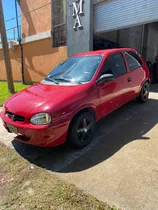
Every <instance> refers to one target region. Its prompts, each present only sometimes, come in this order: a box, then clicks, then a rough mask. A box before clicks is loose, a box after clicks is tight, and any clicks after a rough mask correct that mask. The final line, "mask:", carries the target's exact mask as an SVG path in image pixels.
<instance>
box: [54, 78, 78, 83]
mask: <svg viewBox="0 0 158 210" xmlns="http://www.w3.org/2000/svg"><path fill="white" fill-rule="evenodd" d="M55 80H59V81H63V82H70V83H73V84H82V83H81V82H75V81H71V80H69V79H65V78H55Z"/></svg>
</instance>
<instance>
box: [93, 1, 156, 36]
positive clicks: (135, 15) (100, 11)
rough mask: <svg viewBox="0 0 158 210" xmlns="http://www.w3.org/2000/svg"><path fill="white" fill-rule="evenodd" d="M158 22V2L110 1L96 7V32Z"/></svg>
mask: <svg viewBox="0 0 158 210" xmlns="http://www.w3.org/2000/svg"><path fill="white" fill-rule="evenodd" d="M154 21H158V0H108V1H105V2H102V3H98V4H96V5H95V7H94V27H95V29H94V30H95V32H96V33H98V32H103V31H112V30H117V29H122V28H127V27H130V26H136V25H140V24H144V23H150V22H154Z"/></svg>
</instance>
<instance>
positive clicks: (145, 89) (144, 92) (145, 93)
mask: <svg viewBox="0 0 158 210" xmlns="http://www.w3.org/2000/svg"><path fill="white" fill-rule="evenodd" d="M149 89H150V87H149V83H148V82H145V83H144V84H143V86H142V89H141V91H140V94H139V96H138V97H137V100H138V101H139V102H141V103H145V102H146V101H147V100H148V98H149Z"/></svg>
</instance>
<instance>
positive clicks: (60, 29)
mask: <svg viewBox="0 0 158 210" xmlns="http://www.w3.org/2000/svg"><path fill="white" fill-rule="evenodd" d="M66 3H67V1H66V0H52V42H53V43H52V44H53V47H59V46H64V45H66Z"/></svg>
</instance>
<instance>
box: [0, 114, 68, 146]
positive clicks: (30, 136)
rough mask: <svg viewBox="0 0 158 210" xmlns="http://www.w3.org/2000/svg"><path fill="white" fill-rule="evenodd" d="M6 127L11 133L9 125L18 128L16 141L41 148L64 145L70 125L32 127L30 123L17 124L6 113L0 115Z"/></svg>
mask: <svg viewBox="0 0 158 210" xmlns="http://www.w3.org/2000/svg"><path fill="white" fill-rule="evenodd" d="M0 117H1V118H2V121H3V124H4V127H5V128H6V130H7V131H8V132H9V128H8V124H9V125H12V126H14V127H16V128H17V130H18V133H19V135H18V136H16V137H15V140H17V141H20V142H23V143H26V144H32V145H36V146H41V147H52V146H57V145H60V144H63V143H64V142H65V140H66V136H67V129H68V123H61V124H57V125H54V126H53V125H52V124H51V125H32V124H31V123H30V122H29V121H27V120H26V121H25V122H17V121H16V122H15V121H13V120H12V119H11V118H9V117H8V116H7V115H5V113H4V112H1V113H0Z"/></svg>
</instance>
